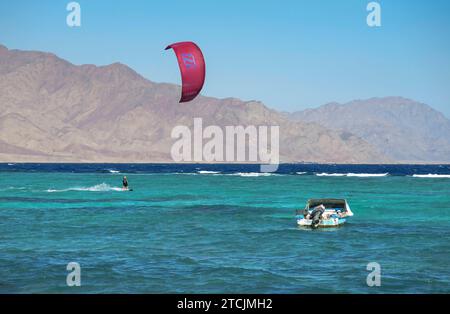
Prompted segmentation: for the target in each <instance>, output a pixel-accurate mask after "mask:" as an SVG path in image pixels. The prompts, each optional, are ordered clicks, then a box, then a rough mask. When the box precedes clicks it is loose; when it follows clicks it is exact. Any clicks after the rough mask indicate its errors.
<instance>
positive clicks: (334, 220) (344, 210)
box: [295, 198, 353, 229]
mask: <svg viewBox="0 0 450 314" xmlns="http://www.w3.org/2000/svg"><path fill="white" fill-rule="evenodd" d="M351 216H353V212H352V211H351V209H350V206H349V205H348V203H347V201H346V200H345V199H335V198H318V199H310V200H308V202H307V203H306V206H305V208H304V209H301V210H297V211H296V216H295V218H296V219H297V224H298V225H299V226H302V227H310V228H313V229H316V228H327V227H339V226H341V225H343V224H344V223H345V222H346V221H347V217H351Z"/></svg>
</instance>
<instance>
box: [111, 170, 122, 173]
mask: <svg viewBox="0 0 450 314" xmlns="http://www.w3.org/2000/svg"><path fill="white" fill-rule="evenodd" d="M108 171H109V172H111V173H120V171H119V170H112V169H108Z"/></svg>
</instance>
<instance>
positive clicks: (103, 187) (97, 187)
mask: <svg viewBox="0 0 450 314" xmlns="http://www.w3.org/2000/svg"><path fill="white" fill-rule="evenodd" d="M69 191H89V192H109V191H123V190H122V188H120V187H114V186H110V185H109V184H106V183H101V184H97V185H94V186H89V187H73V188H67V189H62V190H56V189H48V190H47V192H49V193H53V192H69Z"/></svg>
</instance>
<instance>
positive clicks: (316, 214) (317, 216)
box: [311, 208, 325, 229]
mask: <svg viewBox="0 0 450 314" xmlns="http://www.w3.org/2000/svg"><path fill="white" fill-rule="evenodd" d="M324 212H325V210H324V209H323V208H314V210H313V211H312V212H311V228H313V229H317V228H318V227H319V224H320V221H321V220H322V215H323V213H324Z"/></svg>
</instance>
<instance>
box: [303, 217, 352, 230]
mask: <svg viewBox="0 0 450 314" xmlns="http://www.w3.org/2000/svg"><path fill="white" fill-rule="evenodd" d="M345 222H346V219H345V218H329V219H322V220H321V221H320V224H319V226H318V228H335V227H340V226H342V225H343V224H344V223H345ZM297 224H298V225H299V226H302V227H310V228H311V224H312V220H311V219H305V218H297Z"/></svg>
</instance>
